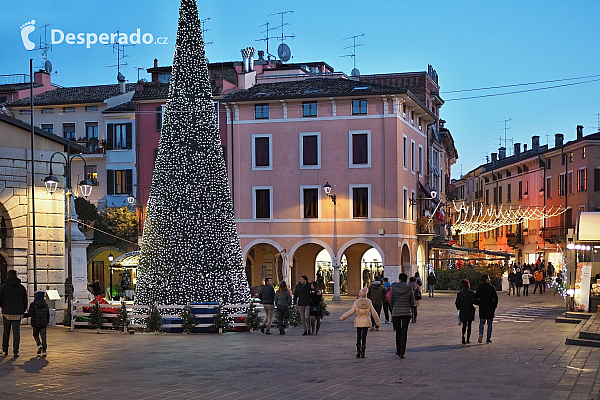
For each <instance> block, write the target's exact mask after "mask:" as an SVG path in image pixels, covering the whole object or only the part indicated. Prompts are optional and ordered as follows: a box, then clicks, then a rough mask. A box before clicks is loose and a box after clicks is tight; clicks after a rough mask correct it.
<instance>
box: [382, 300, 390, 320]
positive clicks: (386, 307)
mask: <svg viewBox="0 0 600 400" xmlns="http://www.w3.org/2000/svg"><path fill="white" fill-rule="evenodd" d="M383 312H384V314H385V320H386V321H387V322H390V313H391V312H392V309H391V308H390V303H389V302H388V301H386V302H385V303H383Z"/></svg>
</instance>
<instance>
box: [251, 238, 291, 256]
mask: <svg viewBox="0 0 600 400" xmlns="http://www.w3.org/2000/svg"><path fill="white" fill-rule="evenodd" d="M261 243H266V244H270V245H271V246H273V247H275V248H276V249H277V251H283V246H281V245H280V244H279V243H277V242H276V241H274V240H271V239H254V240H253V241H251V242H250V243H248V244H247V245H246V246H244V249H243V250H242V255H243V256H244V257H245V256H246V254H248V252H249V251H250V249H251V248H252V247H254V246H256V245H257V244H261Z"/></svg>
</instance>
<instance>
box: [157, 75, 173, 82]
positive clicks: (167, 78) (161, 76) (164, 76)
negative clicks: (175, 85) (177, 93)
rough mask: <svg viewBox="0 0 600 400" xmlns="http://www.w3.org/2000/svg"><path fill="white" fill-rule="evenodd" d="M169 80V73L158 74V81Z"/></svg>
mask: <svg viewBox="0 0 600 400" xmlns="http://www.w3.org/2000/svg"><path fill="white" fill-rule="evenodd" d="M170 81H171V74H169V73H167V74H158V83H169V82H170Z"/></svg>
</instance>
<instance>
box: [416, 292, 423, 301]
mask: <svg viewBox="0 0 600 400" xmlns="http://www.w3.org/2000/svg"><path fill="white" fill-rule="evenodd" d="M422 298H423V295H422V294H421V291H420V290H417V291H415V300H421V299H422Z"/></svg>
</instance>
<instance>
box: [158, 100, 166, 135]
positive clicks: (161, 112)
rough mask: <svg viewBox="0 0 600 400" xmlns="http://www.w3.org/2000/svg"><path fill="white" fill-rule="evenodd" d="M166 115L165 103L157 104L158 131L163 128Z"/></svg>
mask: <svg viewBox="0 0 600 400" xmlns="http://www.w3.org/2000/svg"><path fill="white" fill-rule="evenodd" d="M164 116H165V105H164V104H163V105H161V106H156V132H160V130H161V129H162V123H163V119H164Z"/></svg>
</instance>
